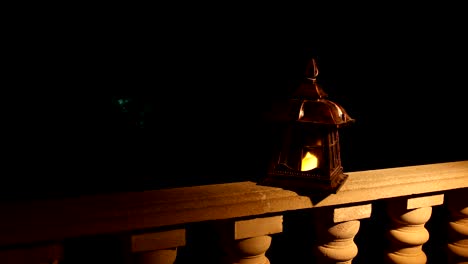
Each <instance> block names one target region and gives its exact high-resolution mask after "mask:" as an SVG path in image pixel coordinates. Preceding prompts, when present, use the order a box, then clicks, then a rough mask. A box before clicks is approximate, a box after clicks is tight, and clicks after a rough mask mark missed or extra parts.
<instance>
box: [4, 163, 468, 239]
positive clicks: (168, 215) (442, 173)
mask: <svg viewBox="0 0 468 264" xmlns="http://www.w3.org/2000/svg"><path fill="white" fill-rule="evenodd" d="M347 174H348V175H349V178H348V180H347V181H346V182H345V184H344V185H343V186H342V188H341V189H340V191H339V192H338V193H336V194H330V195H329V196H327V197H325V198H324V199H321V200H320V201H317V202H314V201H312V199H310V198H309V197H308V196H303V195H299V194H297V193H296V192H293V191H288V190H283V189H281V188H276V187H267V186H261V185H258V184H256V183H255V182H249V181H247V182H235V183H225V184H213V185H204V186H193V187H181V188H172V189H163V190H152V191H145V192H132V193H117V194H105V195H92V196H85V197H78V198H68V199H62V200H40V201H33V202H16V203H3V204H0V212H2V217H0V234H1V235H0V246H5V245H13V244H21V243H32V242H38V241H48V240H51V241H55V240H61V239H64V238H67V237H76V236H83V235H93V234H104V233H114V232H122V231H131V230H139V229H145V228H153V227H160V226H167V225H176V224H183V223H189V222H199V221H206V220H219V219H228V218H236V217H243V216H250V215H261V214H267V213H274V212H282V211H289V210H297V209H305V208H313V207H323V206H332V205H340V204H349V203H357V202H364V201H373V200H377V199H383V198H391V197H400V196H408V195H413V194H422V193H431V192H439V191H444V190H452V189H458V188H465V187H468V161H456V162H446V163H436V164H428V165H416V166H407V167H398V168H386V169H377V170H369V171H358V172H349V173H347Z"/></svg>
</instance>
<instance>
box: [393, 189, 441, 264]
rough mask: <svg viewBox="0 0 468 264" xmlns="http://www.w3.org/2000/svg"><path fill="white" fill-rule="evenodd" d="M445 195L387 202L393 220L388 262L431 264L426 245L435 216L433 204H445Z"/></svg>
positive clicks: (397, 199)
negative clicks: (433, 215)
mask: <svg viewBox="0 0 468 264" xmlns="http://www.w3.org/2000/svg"><path fill="white" fill-rule="evenodd" d="M443 202H444V195H443V194H437V195H431V196H422V197H414V198H396V199H391V200H388V201H387V208H386V209H387V214H388V215H389V217H390V219H391V223H390V226H389V230H387V236H388V238H389V246H388V247H387V249H386V252H385V261H386V263H414V264H419V263H427V257H426V254H425V253H424V251H423V249H422V246H423V244H424V243H426V242H427V241H428V240H429V232H428V231H427V229H426V228H425V224H426V223H427V221H429V219H430V218H431V214H432V206H435V205H440V204H443Z"/></svg>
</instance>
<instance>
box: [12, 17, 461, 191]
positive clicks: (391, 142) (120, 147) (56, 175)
mask: <svg viewBox="0 0 468 264" xmlns="http://www.w3.org/2000/svg"><path fill="white" fill-rule="evenodd" d="M317 12H318V11H315V13H314V12H312V13H311V19H310V20H309V19H303V21H294V22H293V21H288V23H287V22H286V21H287V20H277V21H276V22H274V23H273V22H272V23H269V22H268V21H266V20H262V19H260V18H261V17H256V18H257V19H254V17H255V16H253V17H252V19H251V20H248V21H246V20H243V21H242V22H243V23H241V22H240V21H239V19H241V18H240V17H237V16H236V17H229V18H226V17H224V16H223V15H220V16H213V17H211V16H201V15H200V16H195V18H196V19H195V18H194V19H180V17H179V20H178V21H179V23H174V24H170V26H169V23H170V21H169V20H164V19H163V20H161V21H159V20H158V19H154V18H152V17H150V18H148V17H143V18H148V19H142V18H141V17H138V16H136V15H132V16H128V17H125V16H119V18H118V19H116V17H114V16H109V17H107V16H104V17H101V18H99V19H95V20H87V19H82V20H76V21H71V23H67V24H66V25H62V24H60V23H57V21H56V20H55V21H50V22H45V23H44V24H41V23H39V24H34V23H27V24H26V25H25V26H24V29H25V30H24V31H22V32H16V33H15V37H14V38H12V39H11V40H10V41H11V47H12V52H11V55H12V57H13V59H12V62H11V67H10V69H11V76H13V79H14V80H15V82H13V83H10V84H9V85H10V86H11V87H12V89H11V90H12V91H13V92H12V93H11V94H9V93H8V94H6V95H5V97H4V98H5V99H4V101H7V102H6V104H4V105H5V107H6V109H7V110H8V111H5V112H4V113H5V118H6V119H4V120H6V121H5V123H4V126H5V127H6V131H7V133H6V135H7V136H6V137H5V139H6V140H5V143H4V145H5V146H7V147H6V148H4V151H5V154H6V157H7V158H6V161H5V160H4V162H5V163H6V164H7V165H9V166H7V167H8V168H10V167H11V170H10V169H9V170H5V173H3V175H6V174H10V175H12V176H11V177H10V178H11V179H12V180H11V181H12V184H11V185H8V184H7V185H6V186H14V188H11V190H14V191H15V190H16V189H15V188H16V187H15V186H19V183H20V182H23V181H24V179H25V178H28V179H29V178H31V175H33V177H32V178H33V179H32V180H28V181H26V182H27V184H26V185H27V186H29V187H26V189H27V190H33V189H36V188H37V186H41V187H40V188H41V189H45V190H48V191H49V190H54V189H57V188H55V187H54V188H53V187H50V186H52V185H53V184H56V183H58V184H59V185H60V186H64V187H63V188H61V189H63V190H71V189H73V190H75V189H79V190H78V192H86V190H88V189H90V190H94V191H95V190H114V189H141V188H158V187H160V186H169V185H186V184H197V183H210V182H222V181H233V180H245V179H255V178H256V177H258V175H261V173H262V172H263V170H264V166H265V159H266V155H267V154H268V151H267V149H268V146H269V142H268V131H267V129H266V127H267V126H266V125H265V120H263V118H262V115H263V113H264V112H265V111H266V110H267V109H268V107H269V105H270V103H271V102H272V101H274V100H276V99H283V98H285V97H286V96H287V95H288V94H289V92H291V91H292V90H293V89H294V88H295V87H296V86H297V84H298V82H299V81H300V80H301V78H302V77H303V72H304V69H305V65H306V63H307V61H308V60H309V59H310V58H312V57H315V58H316V59H317V61H318V65H319V69H320V75H319V81H320V82H321V84H322V86H323V88H324V89H325V90H326V91H327V92H328V94H329V99H331V100H333V101H335V102H337V103H339V104H341V105H342V106H343V107H345V109H346V110H347V111H348V113H349V114H350V115H351V116H352V117H353V118H354V119H356V123H355V124H353V125H352V126H350V127H348V128H345V129H344V130H343V131H342V138H341V142H342V160H343V165H344V168H345V171H355V170H366V169H375V168H386V167H394V166H405V165H417V164H425V163H435V162H446V161H456V160H466V159H468V155H467V151H466V149H467V147H468V143H467V142H468V139H467V136H466V135H467V134H468V133H467V132H468V131H467V128H466V125H465V123H466V120H467V118H466V110H465V109H466V104H467V101H466V97H465V96H464V94H465V90H466V87H465V86H466V80H465V75H466V65H465V62H466V61H467V54H466V49H465V47H466V41H465V40H463V38H462V37H463V36H462V34H460V33H461V29H462V23H461V21H458V20H459V18H458V17H457V16H456V15H452V16H450V17H449V18H448V20H447V19H444V20H442V19H441V18H439V17H438V16H434V15H432V13H431V12H429V13H425V14H419V15H418V16H414V14H411V13H410V12H408V14H403V15H401V16H397V17H398V19H397V18H396V17H394V16H389V15H387V16H385V17H382V16H381V14H380V13H376V14H375V15H369V14H366V16H362V15H363V14H362V12H363V11H360V12H361V13H359V14H361V16H352V15H349V17H347V19H343V20H341V21H340V20H339V21H337V20H334V19H333V18H332V17H325V19H323V18H322V17H320V18H318V17H316V16H314V14H317ZM355 14H356V13H355ZM356 15H358V14H356ZM415 18H418V19H415ZM173 20H175V18H173ZM319 22H320V23H319ZM125 96H126V97H131V98H134V99H135V100H139V102H140V103H139V104H140V105H143V104H146V105H147V106H150V107H151V112H149V113H148V115H147V119H146V122H147V126H146V127H145V128H144V129H138V128H132V127H131V126H130V125H128V124H125V123H124V121H123V119H122V116H121V115H119V114H118V113H117V112H116V110H115V108H113V107H114V105H113V103H112V99H113V98H114V99H115V98H117V97H125ZM221 153H223V154H221ZM4 177H6V176H4ZM114 186H115V187H114ZM142 186H143V187H142ZM23 187H24V185H23ZM59 189H60V188H59ZM23 190H24V188H23Z"/></svg>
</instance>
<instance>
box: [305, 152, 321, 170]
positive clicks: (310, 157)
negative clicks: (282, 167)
mask: <svg viewBox="0 0 468 264" xmlns="http://www.w3.org/2000/svg"><path fill="white" fill-rule="evenodd" d="M317 167H318V159H317V157H316V156H315V155H314V154H312V153H310V152H307V153H306V155H305V157H304V158H303V159H302V162H301V171H308V170H312V169H315V168H317Z"/></svg>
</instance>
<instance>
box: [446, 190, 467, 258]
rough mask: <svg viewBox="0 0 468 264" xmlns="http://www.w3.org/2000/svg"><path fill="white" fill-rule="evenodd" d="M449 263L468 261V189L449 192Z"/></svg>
mask: <svg viewBox="0 0 468 264" xmlns="http://www.w3.org/2000/svg"><path fill="white" fill-rule="evenodd" d="M447 207H448V209H449V211H450V220H449V230H448V240H449V241H448V245H447V247H448V258H449V263H468V189H461V190H456V191H451V192H449V193H448V194H447Z"/></svg>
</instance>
